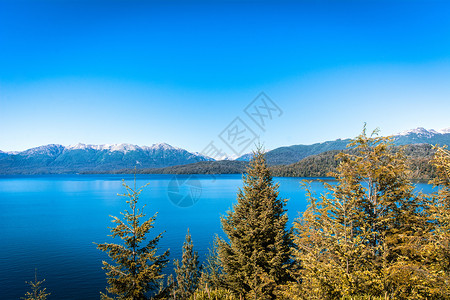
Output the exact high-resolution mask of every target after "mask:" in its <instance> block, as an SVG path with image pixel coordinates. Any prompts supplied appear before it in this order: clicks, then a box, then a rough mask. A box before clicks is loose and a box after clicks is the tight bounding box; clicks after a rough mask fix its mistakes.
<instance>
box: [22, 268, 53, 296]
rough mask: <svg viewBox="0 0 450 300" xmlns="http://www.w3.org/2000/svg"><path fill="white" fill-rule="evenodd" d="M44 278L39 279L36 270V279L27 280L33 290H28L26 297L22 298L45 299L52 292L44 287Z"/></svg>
mask: <svg viewBox="0 0 450 300" xmlns="http://www.w3.org/2000/svg"><path fill="white" fill-rule="evenodd" d="M44 282H45V279H44V280H41V281H38V280H37V274H36V271H34V281H27V282H26V283H27V284H28V285H29V286H30V289H31V291H28V292H26V294H25V297H22V298H20V299H24V300H45V299H47V296H50V293H47V292H46V291H47V289H46V288H44V287H42V285H43V283H44Z"/></svg>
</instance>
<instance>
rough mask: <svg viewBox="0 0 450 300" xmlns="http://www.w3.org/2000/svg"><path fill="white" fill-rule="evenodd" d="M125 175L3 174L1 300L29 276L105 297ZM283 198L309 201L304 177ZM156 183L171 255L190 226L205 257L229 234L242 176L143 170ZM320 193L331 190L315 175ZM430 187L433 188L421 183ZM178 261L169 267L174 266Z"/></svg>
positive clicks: (152, 190)
mask: <svg viewBox="0 0 450 300" xmlns="http://www.w3.org/2000/svg"><path fill="white" fill-rule="evenodd" d="M122 178H124V179H125V180H126V181H127V183H128V184H131V185H132V184H133V176H132V175H117V176H116V175H48V176H42V175H41V176H0V235H1V236H0V238H1V239H0V241H1V247H0V287H2V288H1V291H0V293H1V296H0V298H1V299H19V298H20V297H22V296H23V295H24V294H25V292H26V290H27V289H28V287H27V286H26V284H25V281H31V280H33V279H34V271H35V269H37V274H38V279H42V278H45V279H46V282H45V287H47V291H48V292H51V293H52V295H51V296H50V297H49V299H99V292H100V291H104V288H105V287H106V285H107V283H106V277H105V272H104V271H103V270H102V269H101V267H102V263H101V262H102V260H104V259H107V255H106V253H103V252H101V251H99V250H97V249H96V246H95V244H93V242H97V243H103V242H106V241H108V242H111V241H113V240H112V239H111V238H110V237H108V234H109V233H110V232H109V229H108V226H111V225H112V223H111V217H110V215H114V216H119V215H120V212H121V211H123V210H124V209H125V208H127V204H126V203H125V199H126V198H124V197H119V196H117V193H123V192H124V191H125V190H124V188H123V187H122V181H121V180H122ZM274 180H275V181H276V182H279V184H280V189H279V191H280V196H281V197H284V198H288V199H290V200H289V202H288V205H287V209H288V215H289V220H290V222H292V220H294V219H295V218H296V217H298V212H301V211H304V210H305V208H306V205H307V202H306V197H305V192H304V191H303V190H302V189H301V188H300V181H301V180H302V178H274ZM146 183H150V184H149V186H148V187H147V188H146V189H145V190H144V191H143V193H142V194H141V197H140V204H141V205H142V204H145V205H146V208H145V212H146V213H147V217H150V216H152V215H153V214H154V213H155V212H158V216H157V219H156V224H155V228H154V229H153V231H152V234H153V235H156V234H158V233H160V232H162V231H165V233H164V235H163V238H162V240H161V242H160V243H159V248H160V249H161V251H160V252H162V250H165V249H168V248H170V259H171V260H173V259H175V258H180V256H181V247H182V245H183V242H184V237H185V235H186V232H187V229H188V228H189V229H190V232H191V235H192V239H193V242H194V247H195V249H196V250H197V251H198V252H199V254H200V258H201V259H202V260H203V259H204V258H205V255H206V254H207V253H208V248H210V247H211V245H212V242H213V240H214V236H215V235H216V234H219V235H221V234H223V233H222V231H221V228H220V216H221V215H223V214H225V212H226V211H227V210H228V209H230V208H231V206H232V205H233V203H235V202H236V192H237V191H238V188H239V187H242V181H241V176H240V175H215V176H211V175H193V176H190V175H177V176H174V175H138V176H137V186H142V185H144V184H146ZM312 187H313V189H314V191H315V192H317V193H320V192H323V191H324V188H323V185H322V183H320V182H319V181H314V182H313V183H312ZM416 189H417V190H421V191H423V192H425V193H429V192H431V190H432V187H431V186H430V185H428V184H424V183H418V184H416ZM171 269H172V266H171V265H170V266H169V267H168V268H167V272H171Z"/></svg>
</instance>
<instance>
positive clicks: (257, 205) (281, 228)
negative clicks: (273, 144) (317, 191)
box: [218, 149, 291, 299]
mask: <svg viewBox="0 0 450 300" xmlns="http://www.w3.org/2000/svg"><path fill="white" fill-rule="evenodd" d="M243 181H244V186H243V189H240V190H239V192H238V195H237V200H238V201H237V204H235V205H234V206H233V209H232V210H231V211H228V212H227V215H226V216H225V217H223V218H222V220H221V222H222V228H223V230H224V232H225V234H226V235H227V238H228V240H229V242H228V241H226V240H223V239H219V240H218V254H219V259H220V262H221V266H222V268H223V279H224V282H225V283H226V287H228V288H230V289H232V290H233V291H235V293H237V294H239V295H242V296H245V297H248V298H251V299H274V298H275V293H276V287H277V285H279V284H281V283H283V282H286V281H287V280H288V279H289V273H288V270H289V268H290V265H291V261H290V232H289V231H288V230H287V229H286V223H287V221H288V217H287V215H286V210H285V209H284V207H285V205H286V201H287V200H285V199H281V198H279V197H278V184H274V183H273V180H272V176H271V174H270V171H269V169H268V167H267V164H266V160H265V155H264V153H263V151H262V150H261V149H258V150H257V151H256V152H254V155H253V159H252V160H251V162H250V164H249V167H248V169H247V174H245V175H244V176H243Z"/></svg>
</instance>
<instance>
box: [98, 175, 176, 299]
mask: <svg viewBox="0 0 450 300" xmlns="http://www.w3.org/2000/svg"><path fill="white" fill-rule="evenodd" d="M122 185H123V186H124V187H125V189H126V191H127V192H126V193H125V194H122V195H119V196H124V197H128V200H126V202H127V203H128V205H129V207H130V210H125V212H123V213H121V214H122V216H123V219H119V218H118V217H113V216H112V218H113V220H112V222H113V223H115V224H116V226H115V227H112V228H111V233H112V234H111V236H112V237H113V238H115V237H119V238H120V239H121V240H122V243H121V244H114V243H104V244H97V248H98V249H100V250H101V251H104V252H107V253H108V255H109V257H110V258H111V260H113V262H114V263H108V262H106V261H103V269H104V270H106V271H107V272H106V275H107V277H108V284H109V286H108V287H107V288H106V290H107V293H106V294H104V293H101V298H102V299H126V300H141V299H147V298H148V295H147V294H148V293H149V292H151V291H156V290H157V289H158V288H159V282H160V281H161V280H162V279H163V275H162V274H161V272H162V269H163V268H164V267H165V266H166V264H167V256H168V255H169V251H168V250H167V251H165V252H164V253H163V254H161V255H157V254H156V252H157V250H158V249H157V244H158V242H159V240H160V239H161V237H162V233H161V234H159V235H158V236H156V237H155V238H153V239H151V240H150V241H148V242H147V243H146V244H144V243H145V240H146V238H147V234H148V233H149V232H150V230H151V229H152V228H153V223H154V221H155V219H156V214H155V215H154V216H153V217H151V218H150V219H147V220H144V221H142V218H144V217H145V214H144V211H143V209H144V207H142V208H138V206H137V205H138V200H139V195H140V194H141V192H142V190H143V188H144V187H145V186H144V187H141V188H139V189H136V177H135V179H134V188H131V187H129V186H128V185H127V184H126V183H125V181H123V183H122ZM109 294H111V295H113V296H110V295H109Z"/></svg>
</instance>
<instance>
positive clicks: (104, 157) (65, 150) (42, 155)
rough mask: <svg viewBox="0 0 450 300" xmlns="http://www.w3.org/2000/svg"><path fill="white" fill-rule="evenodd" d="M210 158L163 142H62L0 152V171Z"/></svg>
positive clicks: (51, 170)
mask: <svg viewBox="0 0 450 300" xmlns="http://www.w3.org/2000/svg"><path fill="white" fill-rule="evenodd" d="M208 160H212V159H211V158H208V157H206V156H203V155H201V154H197V153H191V152H189V151H187V150H184V149H181V148H177V147H173V146H171V145H169V144H166V143H160V144H154V145H152V146H137V145H132V144H112V145H86V144H81V143H80V144H76V145H71V146H62V145H57V144H50V145H45V146H40V147H35V148H31V149H28V150H25V151H22V152H18V153H5V152H2V153H0V174H52V173H56V174H58V173H79V172H86V171H99V172H101V171H114V170H120V169H126V168H134V166H136V165H137V166H138V167H139V168H163V167H169V166H175V165H184V164H190V163H195V162H200V161H208Z"/></svg>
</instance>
